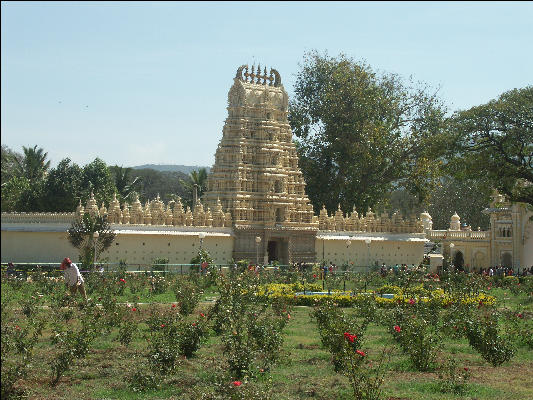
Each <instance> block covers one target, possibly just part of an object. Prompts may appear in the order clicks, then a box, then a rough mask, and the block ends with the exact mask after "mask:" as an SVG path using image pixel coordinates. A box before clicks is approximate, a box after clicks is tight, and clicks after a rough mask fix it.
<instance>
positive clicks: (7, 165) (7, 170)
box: [1, 144, 22, 185]
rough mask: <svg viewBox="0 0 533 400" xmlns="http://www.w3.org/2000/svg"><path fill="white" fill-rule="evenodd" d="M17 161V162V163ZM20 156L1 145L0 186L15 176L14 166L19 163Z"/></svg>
mask: <svg viewBox="0 0 533 400" xmlns="http://www.w3.org/2000/svg"><path fill="white" fill-rule="evenodd" d="M17 159H18V160H19V161H18V162H17ZM21 159H22V155H21V154H20V153H17V152H15V151H13V150H11V149H10V148H9V147H8V146H6V145H5V144H3V145H2V164H1V165H2V175H1V179H2V185H3V184H4V183H5V182H7V181H9V180H10V179H11V178H13V177H15V176H16V175H17V173H16V166H17V164H18V163H20V160H21Z"/></svg>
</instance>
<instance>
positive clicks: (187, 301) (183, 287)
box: [172, 277, 202, 315]
mask: <svg viewBox="0 0 533 400" xmlns="http://www.w3.org/2000/svg"><path fill="white" fill-rule="evenodd" d="M172 291H173V292H174V295H175V296H176V301H177V302H178V307H179V310H180V313H181V314H183V315H189V314H191V313H193V312H194V309H195V308H196V306H197V305H198V303H199V302H200V297H201V295H202V291H201V290H200V288H199V287H198V285H197V284H195V283H194V282H192V281H191V280H189V279H186V278H183V277H180V278H178V279H176V281H175V282H174V285H173V286H172Z"/></svg>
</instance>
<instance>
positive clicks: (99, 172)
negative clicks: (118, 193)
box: [81, 158, 116, 206]
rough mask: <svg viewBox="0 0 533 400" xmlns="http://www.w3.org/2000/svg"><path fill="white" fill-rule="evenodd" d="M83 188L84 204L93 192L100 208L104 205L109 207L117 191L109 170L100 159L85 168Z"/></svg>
mask: <svg viewBox="0 0 533 400" xmlns="http://www.w3.org/2000/svg"><path fill="white" fill-rule="evenodd" d="M81 187H82V190H83V192H82V202H84V203H85V201H87V199H88V198H89V196H90V195H91V192H93V193H94V196H95V199H96V202H97V203H98V206H100V204H102V203H104V204H106V205H109V203H110V201H111V200H112V199H113V194H114V193H115V190H116V189H115V182H114V181H113V178H112V177H111V172H110V171H109V168H107V165H106V163H105V162H103V161H102V160H101V159H99V158H95V159H94V161H93V162H91V163H89V164H87V165H85V166H84V167H83V176H82V182H81Z"/></svg>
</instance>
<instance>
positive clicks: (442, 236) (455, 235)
mask: <svg viewBox="0 0 533 400" xmlns="http://www.w3.org/2000/svg"><path fill="white" fill-rule="evenodd" d="M427 238H428V239H429V240H449V239H456V240H457V239H469V240H472V239H473V240H483V239H488V238H490V232H489V231H443V230H439V231H428V232H427Z"/></svg>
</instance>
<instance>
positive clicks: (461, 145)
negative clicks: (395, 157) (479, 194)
mask: <svg viewBox="0 0 533 400" xmlns="http://www.w3.org/2000/svg"><path fill="white" fill-rule="evenodd" d="M452 121H453V124H452V132H453V133H454V134H455V135H456V140H457V144H458V147H453V148H452V149H451V150H452V151H453V154H452V160H453V161H452V164H451V165H452V167H453V168H455V173H456V175H457V176H467V177H472V178H475V179H479V178H480V177H481V178H483V179H486V180H487V181H488V182H489V183H490V184H492V186H493V187H494V188H496V189H498V191H499V192H500V193H503V194H505V195H507V196H508V198H509V200H510V201H513V202H523V203H528V204H530V205H533V86H527V87H525V88H522V89H513V90H510V91H507V92H505V93H503V94H502V95H501V96H500V97H499V98H498V99H496V100H491V101H489V102H488V103H487V104H483V105H480V106H477V107H472V108H471V109H469V110H466V111H459V112H456V113H455V114H454V116H453V119H452ZM457 155H458V156H457Z"/></svg>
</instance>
